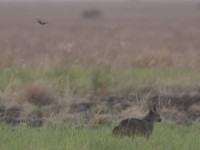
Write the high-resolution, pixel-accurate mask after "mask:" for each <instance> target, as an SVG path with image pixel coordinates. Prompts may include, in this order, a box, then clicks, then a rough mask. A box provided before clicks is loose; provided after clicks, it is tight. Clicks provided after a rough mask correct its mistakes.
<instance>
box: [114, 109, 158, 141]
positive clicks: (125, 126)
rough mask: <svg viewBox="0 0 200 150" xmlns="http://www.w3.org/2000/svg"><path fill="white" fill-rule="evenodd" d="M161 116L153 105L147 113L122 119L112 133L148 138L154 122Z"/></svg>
mask: <svg viewBox="0 0 200 150" xmlns="http://www.w3.org/2000/svg"><path fill="white" fill-rule="evenodd" d="M160 121H161V117H160V114H159V113H158V111H157V109H156V106H153V107H152V108H151V109H150V110H149V112H148V114H147V115H146V116H145V117H144V118H142V119H137V118H127V119H124V120H122V121H121V122H120V123H119V125H118V126H116V127H115V128H114V129H113V131H112V133H113V134H114V135H126V136H136V135H140V136H145V137H146V138H148V137H149V136H150V135H151V133H152V131H153V128H154V124H155V122H160Z"/></svg>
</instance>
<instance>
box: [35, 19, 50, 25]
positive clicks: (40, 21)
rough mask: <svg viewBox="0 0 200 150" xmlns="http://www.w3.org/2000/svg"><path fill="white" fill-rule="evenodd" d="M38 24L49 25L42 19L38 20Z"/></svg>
mask: <svg viewBox="0 0 200 150" xmlns="http://www.w3.org/2000/svg"><path fill="white" fill-rule="evenodd" d="M37 22H38V23H39V24H40V25H45V24H48V22H47V21H42V20H41V19H37Z"/></svg>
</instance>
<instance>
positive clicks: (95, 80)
mask: <svg viewBox="0 0 200 150" xmlns="http://www.w3.org/2000/svg"><path fill="white" fill-rule="evenodd" d="M14 80H17V81H18V86H19V85H20V87H23V86H24V85H26V84H30V83H32V82H38V81H47V82H48V83H50V84H52V85H53V87H54V88H55V89H56V90H57V91H59V93H60V94H63V93H64V92H66V91H68V92H69V93H71V94H74V95H87V94H91V93H99V94H105V93H112V92H113V93H119V92H126V91H128V90H137V89H141V88H145V87H150V88H151V87H157V88H160V89H164V88H168V87H173V86H185V85H187V84H193V83H196V82H199V81H200V72H199V71H194V70H191V69H188V68H178V69H176V68H165V69H161V68H129V69H127V68H126V69H125V68H98V69H97V68H86V67H83V66H80V65H70V66H56V67H51V68H46V69H38V68H37V69H23V68H15V67H12V68H0V90H2V91H4V90H5V89H6V88H7V87H8V86H9V85H10V84H13V81H14ZM18 89H19V88H18Z"/></svg>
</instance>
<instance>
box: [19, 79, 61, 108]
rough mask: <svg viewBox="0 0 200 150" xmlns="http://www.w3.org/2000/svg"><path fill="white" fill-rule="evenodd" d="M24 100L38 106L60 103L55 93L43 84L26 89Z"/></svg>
mask: <svg viewBox="0 0 200 150" xmlns="http://www.w3.org/2000/svg"><path fill="white" fill-rule="evenodd" d="M23 96H24V100H25V101H27V102H29V103H31V104H34V105H36V106H44V105H50V104H55V103H56V102H58V100H57V99H58V98H57V96H56V93H55V91H54V90H53V89H52V88H51V87H50V86H49V85H48V84H47V83H43V82H39V83H34V84H32V85H29V86H27V87H26V88H25V90H24V93H23Z"/></svg>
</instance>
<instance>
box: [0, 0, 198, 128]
mask: <svg viewBox="0 0 200 150" xmlns="http://www.w3.org/2000/svg"><path fill="white" fill-rule="evenodd" d="M44 22H48V23H47V24H45V23H44ZM199 41H200V2H199V1H198V0H170V1H168V0H104V1H100V0H90V1H86V0H79V1H78V0H74V1H72V0H71V1H70V0H60V1H56V0H54V1H53V0H49V1H48V0H26V1H25V0H24V1H23V0H0V103H1V106H2V107H1V110H2V111H0V113H2V116H4V113H5V111H4V110H6V109H7V110H8V111H7V112H10V113H8V114H10V115H7V116H8V117H7V118H6V121H7V122H8V123H9V124H19V123H20V122H23V121H24V120H29V122H28V124H30V125H31V126H40V125H43V124H47V125H52V124H53V125H54V124H60V123H63V122H64V123H66V122H76V123H86V124H90V125H95V126H98V125H101V124H111V123H112V122H113V121H116V120H117V119H120V118H123V117H127V116H128V115H130V116H132V115H136V114H137V113H138V111H139V110H141V108H142V110H144V111H145V110H146V108H148V105H151V104H152V103H157V104H159V106H160V109H161V113H162V115H163V116H164V118H165V120H172V121H174V122H176V123H186V124H187V123H191V122H199V119H200V118H199V115H198V114H199V113H200V105H199V102H200V84H199V83H200V68H199V64H200V57H199V56H200V42H199ZM13 114H15V117H13ZM63 114H65V115H63ZM33 118H34V119H35V118H36V119H35V121H33V120H34V119H33ZM1 120H2V121H3V120H5V118H4V119H1ZM69 120H70V121H69Z"/></svg>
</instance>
